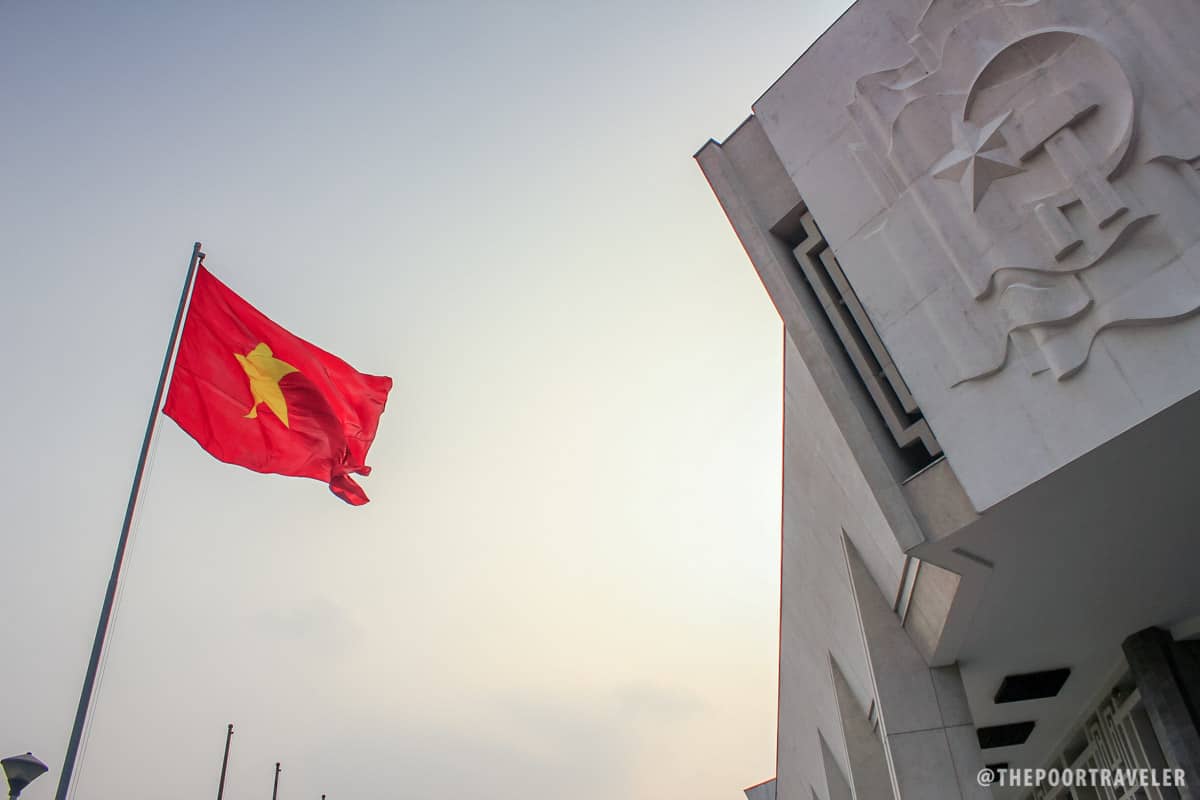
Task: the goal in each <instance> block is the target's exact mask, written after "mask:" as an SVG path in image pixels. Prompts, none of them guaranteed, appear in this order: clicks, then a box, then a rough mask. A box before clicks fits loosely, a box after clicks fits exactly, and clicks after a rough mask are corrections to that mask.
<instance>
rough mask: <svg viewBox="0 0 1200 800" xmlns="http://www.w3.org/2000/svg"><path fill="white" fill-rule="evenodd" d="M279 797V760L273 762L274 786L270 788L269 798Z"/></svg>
mask: <svg viewBox="0 0 1200 800" xmlns="http://www.w3.org/2000/svg"><path fill="white" fill-rule="evenodd" d="M278 797H279V762H278V761H276V762H275V788H274V789H272V790H271V800H276V798H278Z"/></svg>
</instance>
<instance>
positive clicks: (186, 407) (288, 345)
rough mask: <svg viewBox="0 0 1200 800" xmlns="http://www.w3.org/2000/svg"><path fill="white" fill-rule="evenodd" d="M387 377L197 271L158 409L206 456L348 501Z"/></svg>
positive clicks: (362, 498)
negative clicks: (320, 486)
mask: <svg viewBox="0 0 1200 800" xmlns="http://www.w3.org/2000/svg"><path fill="white" fill-rule="evenodd" d="M391 388H392V379H391V378H387V377H382V376H376V375H366V374H364V373H361V372H359V371H358V370H356V369H354V368H353V367H351V366H350V365H349V364H347V363H346V362H345V361H342V360H341V359H340V358H338V357H337V356H334V355H332V354H330V353H327V352H325V351H324V350H322V349H321V348H319V347H316V346H315V345H312V344H310V343H308V342H306V341H304V340H303V339H301V338H300V337H298V336H295V335H293V334H292V333H290V332H288V331H287V330H285V329H284V328H282V327H281V326H279V325H277V324H276V323H274V322H272V321H271V320H270V319H268V318H267V317H266V316H265V315H264V314H263V313H262V312H260V311H259V310H258V309H256V308H254V307H253V306H252V305H250V304H249V303H247V302H246V301H245V300H243V299H242V298H241V297H239V296H238V295H237V294H235V293H234V292H233V291H232V290H231V289H230V288H229V287H228V286H226V285H225V284H223V283H221V281H219V280H217V279H216V278H215V277H214V276H213V275H212V273H210V272H209V271H208V270H206V269H205V268H204V267H203V266H201V267H199V269H198V270H197V273H196V280H195V285H194V288H193V290H192V299H191V304H190V306H189V308H188V315H187V320H186V322H185V323H184V326H183V336H182V338H181V339H180V343H179V351H178V354H177V355H176V358H175V369H174V372H173V374H172V376H171V385H170V388H169V390H168V392H167V402H166V405H165V407H164V408H163V412H164V413H165V414H166V415H167V416H169V417H170V418H171V419H173V420H175V421H176V422H177V423H179V426H180V427H181V428H183V430H184V431H185V432H187V433H188V434H189V435H190V436H191V437H192V438H193V439H195V440H196V441H197V442H198V443H199V445H200V446H201V447H202V448H204V449H205V450H206V451H208V452H209V453H210V454H211V455H212V456H214V457H215V458H217V459H219V460H221V461H224V462H226V463H229V464H237V465H239V466H242V467H246V468H247V469H251V470H254V471H255V472H265V473H275V474H279V475H291V476H296V477H304V478H314V479H316V480H319V481H323V482H325V483H328V484H329V489H330V491H332V492H333V493H334V494H335V495H337V496H338V497H340V498H342V499H343V500H345V501H346V502H347V503H350V504H351V505H363V504H364V503H366V502H367V495H366V493H365V492H363V490H362V487H361V486H359V485H358V483H357V482H356V481H355V480H354V479H353V478H352V477H351V475H367V474H369V473H370V472H371V468H370V467H368V466H367V464H366V458H367V451H368V450H369V449H370V447H371V443H372V442H373V441H374V440H375V432H376V429H377V428H378V426H379V417H380V415H382V414H383V410H384V406H385V405H386V403H387V396H388V392H389V391H390V390H391Z"/></svg>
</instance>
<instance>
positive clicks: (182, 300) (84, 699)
mask: <svg viewBox="0 0 1200 800" xmlns="http://www.w3.org/2000/svg"><path fill="white" fill-rule="evenodd" d="M203 261H204V253H202V252H200V243H199V242H196V244H195V245H194V246H193V247H192V260H191V261H190V262H189V263H188V271H187V277H186V278H185V279H184V282H183V292H182V293H181V294H180V295H179V308H178V309H177V310H176V311H175V324H174V326H173V327H172V328H171V339H170V341H169V342H168V343H167V352H166V355H164V356H163V365H162V371H161V372H160V373H159V375H158V388H157V389H156V390H155V391H154V404H153V405H152V406H151V407H150V419H149V421H148V422H147V423H146V435H145V436H144V437H143V438H142V452H141V454H140V455H139V456H138V462H137V469H135V470H134V473H133V485H132V486H131V487H130V489H129V503H128V504H127V505H126V506H125V522H124V523H123V524H122V525H121V537H120V538H119V539H118V540H117V554H116V557H115V558H114V559H113V567H112V575H110V576H109V579H108V591H106V592H105V593H104V605H102V606H101V607H100V621H99V622H98V623H97V625H96V639H95V641H93V642H92V655H91V658H89V659H88V667H87V674H86V675H85V676H84V678H83V689H82V690H81V691H80V693H79V707H78V708H77V709H76V711H75V725H74V727H72V728H71V739H70V741H69V742H68V743H67V753H66V755H65V756H63V767H62V773H61V774H60V775H59V778H58V791H56V792H55V794H54V800H67V791H68V790H69V789H70V788H71V775H72V773H73V772H74V771H75V759H76V757H77V756H78V755H79V742H80V739H82V738H83V726H84V723H85V722H86V721H87V715H88V708H89V706H90V705H91V702H92V691H93V690H94V689H95V685H96V672H97V671H98V670H99V668H100V654H101V653H102V652H103V650H104V639H105V636H106V635H107V633H108V623H109V620H110V618H111V617H112V610H113V601H114V600H115V598H116V595H117V581H118V580H119V579H120V577H121V564H122V562H123V561H124V560H125V547H126V545H127V544H128V543H129V529H130V527H131V526H132V523H133V512H134V509H135V507H136V506H137V500H138V494H139V492H140V490H141V488H142V477H143V475H144V474H145V472H146V457H147V455H148V454H149V452H150V442H151V440H152V439H153V438H154V427H155V425H156V424H157V422H158V410H159V408H160V407H161V405H162V397H163V391H164V389H165V388H166V384H167V375H168V374H169V373H170V371H171V357H172V356H173V355H174V353H175V343H176V342H177V341H178V340H179V329H180V327H181V326H182V324H183V312H184V308H185V307H186V306H187V299H188V294H189V293H190V292H191V289H192V282H193V281H194V280H195V277H196V267H197V266H199V265H200V264H201V263H202V262H203Z"/></svg>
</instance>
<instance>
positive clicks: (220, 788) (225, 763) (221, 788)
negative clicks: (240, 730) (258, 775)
mask: <svg viewBox="0 0 1200 800" xmlns="http://www.w3.org/2000/svg"><path fill="white" fill-rule="evenodd" d="M232 740H233V723H232V722H231V723H229V730H228V731H226V732H225V757H224V758H222V759H221V782H220V783H218V784H217V800H221V796H222V795H223V794H225V770H226V769H228V768H229V742H230V741H232Z"/></svg>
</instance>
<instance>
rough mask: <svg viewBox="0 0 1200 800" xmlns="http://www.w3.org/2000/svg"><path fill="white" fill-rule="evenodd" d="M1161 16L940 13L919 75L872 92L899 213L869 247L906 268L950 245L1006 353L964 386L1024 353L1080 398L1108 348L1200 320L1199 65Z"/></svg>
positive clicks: (989, 4)
mask: <svg viewBox="0 0 1200 800" xmlns="http://www.w3.org/2000/svg"><path fill="white" fill-rule="evenodd" d="M1147 5H1153V4H1143V3H1119V4H1113V3H1109V2H1104V0H1011V1H1010V2H1002V1H1001V0H974V1H972V0H932V2H929V3H928V5H927V7H926V8H925V10H924V12H923V13H922V14H921V15H920V16H919V18H918V21H917V23H916V25H915V29H914V30H913V31H911V39H910V40H909V44H910V46H911V48H912V58H911V59H910V60H909V61H908V62H907V63H905V64H903V65H901V66H899V67H897V68H895V69H890V70H885V71H882V72H876V73H872V74H869V75H866V76H864V77H863V78H861V79H859V80H858V81H857V83H856V85H855V92H854V97H853V101H852V102H851V104H850V106H849V112H850V115H851V117H852V119H853V120H854V121H855V124H856V127H857V130H858V132H859V134H861V141H860V142H856V143H854V144H852V145H851V150H852V151H853V152H854V155H855V157H856V160H857V161H858V163H859V164H860V165H862V167H863V169H864V171H865V172H866V173H867V175H868V177H869V178H870V179H871V184H872V185H873V186H874V187H875V189H876V191H877V192H878V193H879V195H880V197H881V198H883V200H884V202H885V203H887V204H888V205H889V206H890V210H889V211H888V212H886V213H885V216H884V218H883V221H882V223H881V224H879V225H877V226H876V227H875V228H874V229H873V232H872V233H870V234H868V235H872V236H879V237H881V240H882V241H883V243H884V245H885V246H886V247H888V249H889V251H891V252H892V253H893V255H896V256H897V257H896V261H897V263H901V264H903V259H902V258H901V257H899V255H898V253H899V252H900V251H901V249H900V248H898V247H897V246H896V241H897V238H898V237H907V238H911V237H912V236H913V234H912V233H911V226H912V225H920V226H926V227H927V228H928V229H930V230H933V231H935V233H936V235H935V236H934V237H933V238H932V240H931V241H932V242H934V243H935V244H934V246H935V247H936V248H937V250H939V251H940V255H939V257H940V258H942V259H944V261H945V262H947V263H949V264H950V265H952V267H953V270H954V272H956V273H957V275H958V276H959V278H960V279H961V281H962V282H963V284H964V286H965V288H966V290H967V293H968V294H969V296H970V297H971V298H973V302H974V304H975V306H974V308H972V309H968V315H969V316H977V317H979V320H977V321H976V322H975V323H972V324H973V325H974V326H975V328H976V329H977V330H982V331H984V333H985V340H984V341H985V342H987V341H990V342H991V344H990V348H991V349H990V352H983V351H982V350H981V348H980V347H978V346H974V347H971V346H966V345H964V346H962V347H960V348H959V352H957V353H956V357H957V359H958V360H957V362H956V366H957V368H958V369H959V370H960V371H961V375H959V378H958V380H957V382H956V383H955V384H954V385H958V384H961V383H964V382H968V381H978V380H983V379H986V378H987V377H989V376H991V375H994V374H996V373H998V372H1000V371H1001V370H1003V369H1005V367H1006V366H1008V365H1010V364H1011V363H1013V362H1014V358H1013V353H1014V352H1015V353H1019V354H1020V361H1021V363H1022V364H1025V365H1027V366H1028V368H1029V370H1030V372H1031V373H1034V374H1036V373H1040V372H1044V371H1047V370H1049V371H1050V372H1051V373H1052V374H1053V375H1054V377H1055V378H1057V379H1058V380H1064V379H1067V378H1069V377H1070V376H1072V375H1074V374H1075V373H1076V372H1078V371H1079V370H1080V369H1081V368H1083V366H1084V365H1085V364H1086V363H1087V361H1088V358H1089V355H1090V353H1091V351H1092V348H1093V344H1094V342H1095V340H1096V338H1097V336H1099V335H1100V334H1101V332H1102V331H1104V330H1106V329H1109V328H1113V327H1118V326H1127V325H1150V324H1166V323H1169V322H1171V321H1174V320H1178V319H1181V318H1184V317H1187V316H1190V315H1192V314H1195V313H1196V312H1197V311H1200V247H1194V245H1197V243H1198V242H1200V175H1198V174H1197V166H1200V110H1198V109H1200V49H1197V48H1195V47H1194V46H1187V47H1185V46H1182V44H1181V43H1179V42H1177V41H1175V38H1174V37H1177V36H1178V33H1173V32H1171V31H1168V30H1163V29H1162V28H1161V27H1160V26H1159V24H1158V23H1157V21H1156V20H1155V19H1154V14H1153V9H1152V8H1147ZM1118 8H1119V9H1120V10H1119V11H1115V10H1114V9H1118ZM1185 13H1195V14H1196V15H1197V17H1198V20H1197V24H1198V25H1200V9H1197V10H1195V11H1187V12H1185ZM907 249H908V250H911V248H907ZM902 268H903V267H902Z"/></svg>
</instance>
